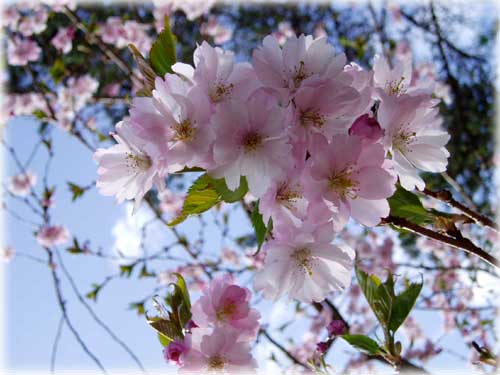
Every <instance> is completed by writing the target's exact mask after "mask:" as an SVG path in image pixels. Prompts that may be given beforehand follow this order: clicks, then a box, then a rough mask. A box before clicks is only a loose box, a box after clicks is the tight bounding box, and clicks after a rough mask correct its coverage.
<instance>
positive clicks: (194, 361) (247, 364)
mask: <svg viewBox="0 0 500 375" xmlns="http://www.w3.org/2000/svg"><path fill="white" fill-rule="evenodd" d="M191 336H192V338H191V348H190V349H189V351H188V353H187V355H186V357H185V359H184V366H183V367H182V369H181V372H182V373H188V374H191V373H192V374H203V373H207V372H224V373H229V374H231V373H238V372H245V373H247V372H250V371H252V370H253V369H255V368H256V367H257V363H256V362H255V360H254V359H253V358H252V355H251V353H250V345H249V343H248V342H244V341H239V335H238V332H237V331H235V330H234V329H232V328H228V327H218V328H215V329H214V330H213V332H211V333H209V332H208V331H207V330H206V329H202V328H194V329H193V330H192V334H191Z"/></svg>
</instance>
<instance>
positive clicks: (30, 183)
mask: <svg viewBox="0 0 500 375" xmlns="http://www.w3.org/2000/svg"><path fill="white" fill-rule="evenodd" d="M36 181H37V177H36V174H34V173H33V172H31V171H26V172H25V173H21V174H18V175H16V176H12V177H11V178H10V181H9V191H10V192H11V193H12V194H14V195H18V196H20V197H25V196H27V195H28V194H29V193H30V192H31V189H32V188H33V187H34V186H35V184H36Z"/></svg>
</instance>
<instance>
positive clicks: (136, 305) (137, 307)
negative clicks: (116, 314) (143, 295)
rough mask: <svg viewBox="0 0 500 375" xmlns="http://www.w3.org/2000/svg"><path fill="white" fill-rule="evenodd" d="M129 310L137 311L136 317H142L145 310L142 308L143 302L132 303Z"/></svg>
mask: <svg viewBox="0 0 500 375" xmlns="http://www.w3.org/2000/svg"><path fill="white" fill-rule="evenodd" d="M129 309H130V310H137V315H144V314H145V313H146V309H145V307H144V302H132V303H131V304H130V305H129Z"/></svg>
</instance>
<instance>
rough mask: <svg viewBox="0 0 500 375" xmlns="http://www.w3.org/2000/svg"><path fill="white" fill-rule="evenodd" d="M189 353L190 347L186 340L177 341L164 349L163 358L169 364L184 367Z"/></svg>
mask: <svg viewBox="0 0 500 375" xmlns="http://www.w3.org/2000/svg"><path fill="white" fill-rule="evenodd" d="M188 351H189V345H188V344H186V343H185V342H184V340H179V339H177V340H175V341H172V342H171V343H170V344H169V345H168V346H167V347H166V348H164V349H163V356H164V357H165V361H167V362H168V363H170V364H173V365H176V366H182V365H183V364H184V357H185V356H186V354H187V352H188Z"/></svg>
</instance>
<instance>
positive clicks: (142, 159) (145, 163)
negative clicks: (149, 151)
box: [125, 152, 152, 173]
mask: <svg viewBox="0 0 500 375" xmlns="http://www.w3.org/2000/svg"><path fill="white" fill-rule="evenodd" d="M125 165H126V166H127V168H128V169H131V170H132V172H134V173H135V172H140V171H147V170H148V169H149V168H150V167H151V165H152V163H151V159H150V158H149V156H148V155H146V154H133V153H131V152H128V153H127V156H126V158H125Z"/></svg>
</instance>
